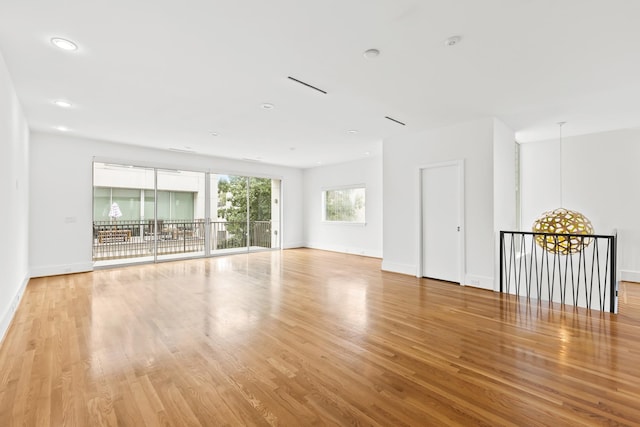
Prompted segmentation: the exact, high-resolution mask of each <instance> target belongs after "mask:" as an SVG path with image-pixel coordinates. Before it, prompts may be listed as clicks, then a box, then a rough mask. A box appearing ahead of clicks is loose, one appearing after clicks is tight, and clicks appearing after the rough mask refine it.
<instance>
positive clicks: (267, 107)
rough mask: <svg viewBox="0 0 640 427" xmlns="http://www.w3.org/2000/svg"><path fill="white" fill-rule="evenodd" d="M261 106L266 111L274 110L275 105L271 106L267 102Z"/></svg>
mask: <svg viewBox="0 0 640 427" xmlns="http://www.w3.org/2000/svg"><path fill="white" fill-rule="evenodd" d="M260 106H261V107H262V108H263V109H265V110H272V109H273V104H269V103H268V102H265V103H264V104H262V105H260Z"/></svg>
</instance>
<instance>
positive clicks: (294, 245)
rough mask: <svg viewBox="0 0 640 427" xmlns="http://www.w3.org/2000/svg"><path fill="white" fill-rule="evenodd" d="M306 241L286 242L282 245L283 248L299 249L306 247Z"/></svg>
mask: <svg viewBox="0 0 640 427" xmlns="http://www.w3.org/2000/svg"><path fill="white" fill-rule="evenodd" d="M304 247H305V246H304V243H302V242H293V243H291V242H285V243H284V244H283V245H282V249H297V248H304Z"/></svg>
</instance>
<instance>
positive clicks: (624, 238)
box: [520, 129, 640, 282]
mask: <svg viewBox="0 0 640 427" xmlns="http://www.w3.org/2000/svg"><path fill="white" fill-rule="evenodd" d="M558 144H559V140H558V139H556V140H552V141H541V142H532V143H526V144H521V146H520V168H521V194H522V228H523V229H524V230H527V231H528V230H530V229H531V224H533V221H534V220H535V219H536V218H537V217H538V215H540V214H541V213H542V212H544V211H548V210H553V209H555V208H558V207H560V189H559V187H558V180H559V171H560V168H559V162H558V160H557V158H556V157H557V153H558V152H559V151H558V147H559V145H558ZM639 163H640V129H630V130H618V131H611V132H601V133H595V134H590V135H582V136H576V137H569V138H567V137H564V138H563V142H562V199H563V200H562V205H563V207H565V208H567V209H572V210H576V211H578V212H581V213H582V214H583V215H585V216H586V217H587V218H589V219H590V220H591V222H592V223H593V226H594V230H595V232H596V233H597V234H610V233H611V232H612V230H613V229H617V230H618V237H619V240H618V260H619V263H618V266H619V268H620V269H621V270H622V271H621V272H622V279H623V280H632V281H639V282H640V223H639V221H638V212H640V185H639V184H640V178H639V176H638V172H637V170H638V164H639Z"/></svg>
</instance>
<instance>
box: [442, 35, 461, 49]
mask: <svg viewBox="0 0 640 427" xmlns="http://www.w3.org/2000/svg"><path fill="white" fill-rule="evenodd" d="M460 40H462V37H460V36H451V37H449V38H448V39H446V40H445V41H444V45H445V46H447V47H449V46H455V45H457V44H458V43H460Z"/></svg>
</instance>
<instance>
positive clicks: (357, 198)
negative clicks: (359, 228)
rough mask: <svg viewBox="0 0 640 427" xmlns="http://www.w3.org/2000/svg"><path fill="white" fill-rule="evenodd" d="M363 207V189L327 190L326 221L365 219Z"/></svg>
mask: <svg viewBox="0 0 640 427" xmlns="http://www.w3.org/2000/svg"><path fill="white" fill-rule="evenodd" d="M361 190H362V191H361ZM363 209H364V190H363V189H345V190H329V191H326V192H325V221H363V220H364V219H363V218H362V214H363Z"/></svg>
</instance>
